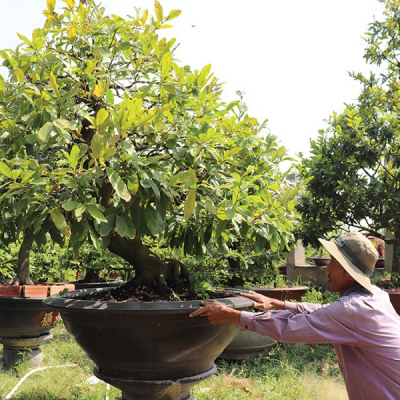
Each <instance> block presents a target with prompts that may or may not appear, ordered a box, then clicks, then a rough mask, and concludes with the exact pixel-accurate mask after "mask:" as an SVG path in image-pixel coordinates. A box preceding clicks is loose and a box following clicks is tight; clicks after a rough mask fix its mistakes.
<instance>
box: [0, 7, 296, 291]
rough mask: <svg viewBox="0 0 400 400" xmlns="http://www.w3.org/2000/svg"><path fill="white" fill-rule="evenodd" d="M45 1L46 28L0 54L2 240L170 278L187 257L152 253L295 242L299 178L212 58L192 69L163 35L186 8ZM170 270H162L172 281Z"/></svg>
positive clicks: (23, 272) (230, 252)
mask: <svg viewBox="0 0 400 400" xmlns="http://www.w3.org/2000/svg"><path fill="white" fill-rule="evenodd" d="M63 3H64V8H63V9H62V12H57V10H56V8H55V0H48V1H47V7H48V9H47V10H45V11H44V15H45V17H46V21H45V25H44V28H43V29H39V28H38V29H36V30H35V31H34V32H33V34H32V37H31V38H26V37H24V36H22V35H19V36H20V38H21V44H20V45H19V46H18V47H17V48H16V49H15V50H11V49H8V50H4V51H1V52H0V55H1V57H2V58H3V59H4V63H3V65H4V66H6V67H7V68H8V70H9V76H8V77H7V78H5V77H1V76H0V217H1V221H2V224H1V225H0V233H1V236H0V238H1V240H3V241H4V242H6V243H9V242H20V243H21V251H20V254H19V262H18V264H19V269H18V277H19V280H20V281H29V272H28V271H29V263H28V260H29V251H30V249H31V248H32V245H33V243H36V244H37V245H38V246H41V245H43V244H44V243H45V242H46V240H48V238H49V237H51V240H53V241H55V242H58V243H62V242H63V241H64V239H65V238H66V237H69V243H71V245H72V247H73V250H74V252H75V253H79V252H80V251H81V250H80V249H81V247H82V246H83V245H84V244H85V243H87V242H90V243H91V244H92V245H93V246H94V247H95V248H96V249H97V250H98V251H99V252H101V251H103V250H105V249H107V248H108V249H109V250H111V251H112V252H114V253H116V254H118V255H120V256H122V257H123V258H125V259H126V260H128V261H129V262H130V263H131V264H132V266H133V268H134V270H135V272H136V276H135V279H136V280H137V283H139V281H140V282H141V283H143V282H147V283H153V282H154V281H156V282H158V283H159V284H160V285H165V284H166V282H165V280H166V281H167V282H168V283H171V282H173V281H175V280H176V279H177V278H178V277H179V275H180V274H181V273H182V268H183V267H182V265H179V264H177V263H173V264H169V263H166V262H163V261H161V260H159V259H158V257H156V256H155V255H154V253H153V252H152V251H150V250H149V248H151V246H152V245H153V244H158V243H159V242H160V241H162V243H163V246H168V247H172V248H183V251H184V253H187V254H204V253H206V252H207V251H208V250H207V249H208V247H209V246H212V247H213V248H215V249H217V250H218V252H219V253H220V254H222V255H225V256H226V257H234V258H238V257H239V256H238V251H236V248H237V243H238V242H239V243H240V246H242V247H243V246H244V245H246V246H247V245H251V246H252V247H253V248H254V250H255V251H263V250H264V249H271V250H272V251H279V250H282V249H285V248H286V247H287V245H288V243H289V242H290V241H291V240H292V233H291V232H292V230H293V224H294V222H295V221H296V213H295V210H294V205H295V199H294V196H295V194H296V190H297V189H296V188H294V187H292V185H291V184H290V182H288V181H287V180H286V179H285V177H286V174H285V173H283V172H281V171H280V169H279V163H280V162H281V161H283V160H285V159H287V154H286V151H285V149H284V148H283V147H279V146H278V145H277V143H276V141H275V138H274V137H273V136H271V135H266V136H265V135H264V136H263V135H260V132H261V131H262V130H263V129H264V128H265V122H264V123H261V124H260V123H259V122H258V121H257V120H256V119H254V118H252V117H250V116H249V115H248V114H247V112H246V108H245V106H244V105H243V103H242V102H241V100H240V99H239V100H238V101H233V102H232V103H230V104H226V103H224V102H223V101H222V100H221V93H222V89H221V85H220V83H219V81H218V79H217V78H216V77H214V76H213V74H212V72H211V66H210V65H208V66H205V67H204V68H203V69H201V70H200V71H198V70H196V71H192V70H191V69H190V67H188V66H184V67H182V66H179V65H178V64H177V63H176V61H175V58H174V48H175V39H171V40H166V39H165V38H162V37H160V36H159V34H158V32H159V31H160V30H162V29H165V28H168V27H170V25H169V22H170V21H171V20H172V19H174V18H176V17H177V16H178V15H179V14H180V11H178V10H172V11H171V12H169V13H168V14H164V10H163V8H162V6H161V5H160V3H159V2H158V1H155V16H150V15H149V14H148V12H147V11H144V12H142V13H140V12H138V13H137V14H136V15H134V16H133V17H127V19H125V18H122V17H120V16H117V15H110V16H107V15H106V14H105V10H104V9H103V8H101V7H99V6H97V5H96V4H95V3H94V2H93V1H92V0H88V1H87V2H86V3H87V4H85V5H83V4H79V6H78V7H76V6H75V2H74V1H73V0H63ZM164 278H165V280H164Z"/></svg>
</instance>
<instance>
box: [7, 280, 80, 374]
mask: <svg viewBox="0 0 400 400" xmlns="http://www.w3.org/2000/svg"><path fill="white" fill-rule="evenodd" d="M63 289H73V285H56V284H53V285H50V284H42V285H25V286H1V288H0V343H1V344H2V345H3V349H2V352H1V361H0V366H1V367H3V368H5V369H9V368H11V367H13V366H15V365H16V364H17V363H18V361H20V360H26V361H29V362H30V363H31V365H32V366H38V365H40V363H41V362H42V359H43V354H42V351H41V349H40V345H41V344H43V343H44V342H45V341H47V340H49V339H51V338H52V337H53V335H52V334H51V333H50V330H51V329H52V328H53V327H54V326H55V325H57V324H58V323H59V322H60V321H61V316H60V313H59V311H57V310H54V309H53V308H50V307H49V306H46V305H45V304H43V299H44V298H46V296H48V295H50V294H54V293H56V291H58V292H59V291H60V290H63ZM24 296H26V297H24ZM0 369H1V368H0Z"/></svg>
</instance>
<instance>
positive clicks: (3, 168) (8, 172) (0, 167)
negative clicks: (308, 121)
mask: <svg viewBox="0 0 400 400" xmlns="http://www.w3.org/2000/svg"><path fill="white" fill-rule="evenodd" d="M0 172H1V173H2V174H3V175H5V176H6V177H7V178H11V176H12V171H11V169H10V168H9V167H8V165H7V164H4V162H3V161H0Z"/></svg>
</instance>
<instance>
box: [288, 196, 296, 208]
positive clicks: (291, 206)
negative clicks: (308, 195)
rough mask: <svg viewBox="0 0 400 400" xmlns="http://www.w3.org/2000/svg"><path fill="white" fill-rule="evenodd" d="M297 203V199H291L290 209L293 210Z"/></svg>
mask: <svg viewBox="0 0 400 400" xmlns="http://www.w3.org/2000/svg"><path fill="white" fill-rule="evenodd" d="M295 205H296V199H293V200H290V201H289V203H288V211H292V210H293V209H294V206H295Z"/></svg>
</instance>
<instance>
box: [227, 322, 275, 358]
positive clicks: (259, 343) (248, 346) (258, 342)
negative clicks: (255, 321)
mask: <svg viewBox="0 0 400 400" xmlns="http://www.w3.org/2000/svg"><path fill="white" fill-rule="evenodd" d="M275 343H276V340H275V339H272V338H270V337H269V336H263V335H260V334H258V333H256V332H252V331H248V330H247V329H243V328H240V329H239V332H238V333H237V335H236V336H235V337H234V338H233V339H232V341H231V342H230V343H229V344H228V346H226V347H225V349H224V351H223V352H222V353H221V354H220V355H219V358H223V359H225V360H247V359H249V358H252V357H254V356H256V355H257V354H259V353H261V352H263V351H264V350H265V349H268V348H269V347H271V346H273V345H274V344H275Z"/></svg>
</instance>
